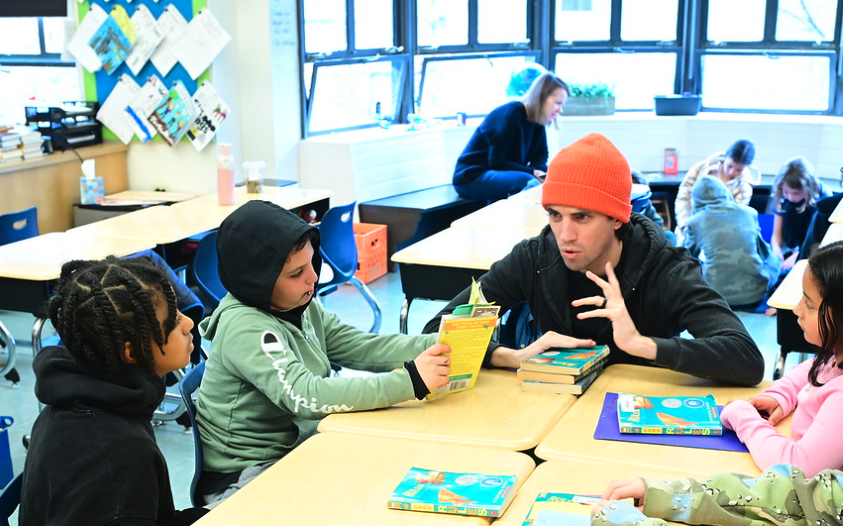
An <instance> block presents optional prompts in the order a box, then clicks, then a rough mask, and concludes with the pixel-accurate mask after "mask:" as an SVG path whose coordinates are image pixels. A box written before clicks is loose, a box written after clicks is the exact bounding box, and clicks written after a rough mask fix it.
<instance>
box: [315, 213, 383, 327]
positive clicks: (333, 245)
mask: <svg viewBox="0 0 843 526" xmlns="http://www.w3.org/2000/svg"><path fill="white" fill-rule="evenodd" d="M356 204H357V201H352V202H351V203H350V204H347V205H341V206H335V207H333V208H331V209H330V210H328V211H327V212H325V216H324V217H323V218H322V222H321V223H320V224H319V225H318V226H319V231H320V233H321V237H322V243H321V245H320V247H319V252H320V254H322V261H323V269H322V272H323V275H321V276H320V280H319V283H318V284H317V285H316V293H317V295H318V296H319V297H324V296H325V295H327V294H330V293H331V292H334V291H335V290H337V287H339V286H340V285H342V284H343V283H351V285H353V286H354V287H355V288H356V289H357V290H359V291H360V294H362V295H363V298H364V299H365V300H366V303H368V304H369V306H370V307H371V308H372V313H373V314H374V316H375V320H374V323H373V324H372V328H371V329H369V332H378V331H379V330H380V328H381V307H380V305H379V304H378V300H377V299H375V296H374V295H373V294H372V291H370V290H369V287H367V286H366V284H365V283H363V282H362V281H360V279H359V278H357V277H355V276H354V273H355V272H356V271H357V240H356V238H355V237H354V223H353V221H354V207H355V205H356ZM325 265H327V266H328V267H329V268H330V269H331V271H332V272H333V276H331V277H330V278H326V277H325V274H324V273H325V268H324V267H325Z"/></svg>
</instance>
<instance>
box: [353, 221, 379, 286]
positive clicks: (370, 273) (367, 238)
mask: <svg viewBox="0 0 843 526" xmlns="http://www.w3.org/2000/svg"><path fill="white" fill-rule="evenodd" d="M354 238H355V239H356V241H357V272H355V273H354V275H355V276H356V277H357V279H359V280H360V281H362V282H363V283H369V282H370V281H372V280H374V279H376V278H379V277H381V276H383V275H384V274H386V225H377V224H374V223H354Z"/></svg>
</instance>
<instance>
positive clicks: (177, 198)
mask: <svg viewBox="0 0 843 526" xmlns="http://www.w3.org/2000/svg"><path fill="white" fill-rule="evenodd" d="M197 197H199V195H197V194H188V193H184V192H153V191H144V190H124V191H122V192H117V193H116V194H109V195H107V196H105V200H106V201H112V202H117V201H129V202H135V203H180V202H182V201H187V200H189V199H196V198H197Z"/></svg>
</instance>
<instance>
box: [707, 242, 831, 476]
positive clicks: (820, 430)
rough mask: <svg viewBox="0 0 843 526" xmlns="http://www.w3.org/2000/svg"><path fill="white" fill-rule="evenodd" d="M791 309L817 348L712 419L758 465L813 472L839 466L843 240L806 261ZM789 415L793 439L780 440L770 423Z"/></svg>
mask: <svg viewBox="0 0 843 526" xmlns="http://www.w3.org/2000/svg"><path fill="white" fill-rule="evenodd" d="M793 312H794V313H795V314H796V316H797V317H798V319H799V326H800V327H801V328H802V331H803V332H804V333H805V340H807V341H808V342H809V343H813V344H814V345H817V346H819V347H820V349H821V351H820V352H819V353H818V354H817V356H816V358H814V359H812V360H808V361H806V362H803V363H801V364H799V365H797V366H796V367H794V368H793V369H792V370H791V371H790V372H789V373H788V374H786V375H785V376H784V377H783V378H782V379H781V380H779V381H777V382H776V383H774V384H773V385H772V387H770V388H769V389H766V390H765V391H764V392H763V393H761V394H760V395H758V396H754V397H752V398H750V399H749V400H733V401H731V402H730V403H729V404H728V405H727V406H726V407H725V408H723V412H722V414H721V415H720V420H721V421H722V422H723V425H724V426H726V427H728V428H730V429H733V430H734V431H735V432H736V433H737V435H738V437H739V438H740V439H741V441H743V443H744V444H746V445H747V447H748V448H749V451H750V453H752V458H753V460H755V463H756V464H758V467H760V468H761V469H767V468H769V467H770V466H772V465H774V464H778V463H781V462H786V463H789V464H793V465H795V466H797V467H800V468H802V470H804V471H805V475H806V476H808V477H813V476H814V475H815V474H817V473H818V472H820V471H821V470H823V469H843V447H842V446H841V445H840V439H839V436H840V435H839V433H840V430H841V429H843V241H840V242H837V243H833V244H831V245H828V246H826V247H824V248H822V249H820V250H818V251H817V252H816V253H815V254H814V255H813V256H812V257H811V259H810V260H808V267H807V268H806V269H805V274H804V275H803V277H802V299H801V301H800V302H799V305H797V306H796V308H795V309H793ZM791 412H793V420H792V422H791V434H792V435H793V438H787V437H785V436H783V435H782V434H781V433H779V431H778V430H777V429H776V428H775V427H773V426H775V425H776V424H777V423H778V422H779V421H781V419H782V418H784V417H785V416H787V415H789V414H790V413H791Z"/></svg>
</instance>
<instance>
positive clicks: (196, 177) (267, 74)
mask: <svg viewBox="0 0 843 526" xmlns="http://www.w3.org/2000/svg"><path fill="white" fill-rule="evenodd" d="M208 7H210V8H211V9H212V10H213V12H214V14H215V16H216V17H217V18H218V19H219V21H220V23H221V24H222V26H223V27H224V28H225V29H226V31H228V33H229V34H230V35H231V37H232V40H231V42H230V43H229V44H228V45H227V46H226V47H225V48H224V49H223V51H222V53H221V54H220V55H219V56H218V57H217V59H216V61H215V62H214V65H213V70H212V82H213V83H214V86H215V87H216V88H217V91H219V93H220V95H221V96H222V97H223V99H224V100H225V101H226V102H227V103H228V105H229V106H230V107H231V110H232V112H231V115H230V116H229V117H228V118H227V119H226V121H225V122H224V123H223V124H222V126H221V127H220V131H219V133H218V140H219V141H221V142H230V143H232V144H233V145H234V155H235V159H236V160H237V163H238V165H239V164H240V163H241V162H243V161H246V160H263V161H265V162H266V164H267V169H266V176H267V177H270V178H278V179H293V180H297V179H298V143H299V137H300V131H299V130H300V125H299V122H300V111H299V87H298V86H299V80H298V79H299V75H300V74H299V70H298V51H297V46H298V39H297V37H296V22H295V21H296V2H295V0H239V1H238V2H236V3H235V2H230V1H225V0H208ZM127 159H128V171H129V187H130V188H132V189H134V190H152V189H154V188H165V189H167V190H170V191H176V192H193V193H210V192H215V191H216V148H215V147H214V145H213V144H211V145H209V146H208V147H206V148H205V150H203V151H202V152H197V151H196V150H195V149H194V148H193V146H191V145H190V144H189V143H186V142H181V143H179V144H178V145H176V146H175V147H172V148H171V147H170V146H168V145H167V144H166V143H164V142H159V141H156V142H153V143H147V144H141V143H138V142H136V141H135V142H132V143H130V146H129V152H128V158H127ZM238 180H242V176H241V175H240V174H238Z"/></svg>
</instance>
